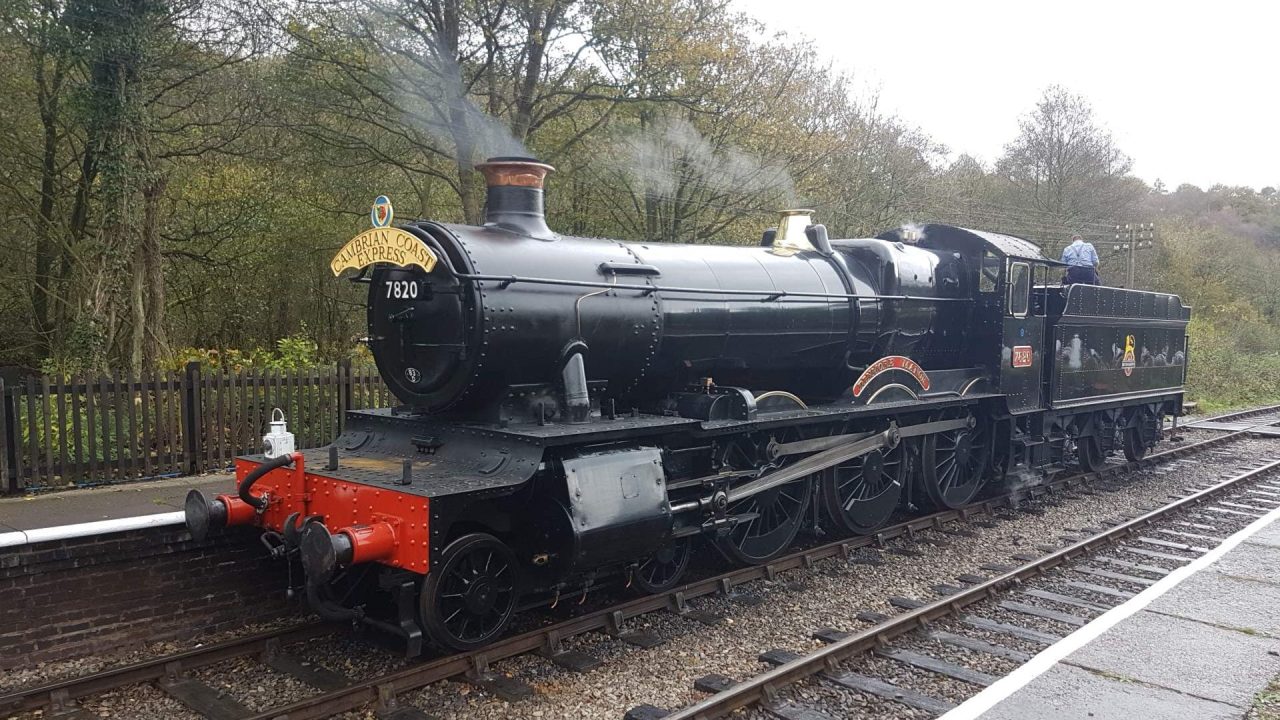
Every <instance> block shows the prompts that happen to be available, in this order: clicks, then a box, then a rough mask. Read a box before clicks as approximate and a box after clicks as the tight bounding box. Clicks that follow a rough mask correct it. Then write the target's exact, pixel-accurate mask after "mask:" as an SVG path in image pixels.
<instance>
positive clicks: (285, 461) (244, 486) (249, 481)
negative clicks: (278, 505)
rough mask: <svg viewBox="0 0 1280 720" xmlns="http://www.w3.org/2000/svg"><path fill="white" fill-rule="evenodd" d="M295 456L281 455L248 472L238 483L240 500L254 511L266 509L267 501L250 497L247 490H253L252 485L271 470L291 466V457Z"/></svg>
mask: <svg viewBox="0 0 1280 720" xmlns="http://www.w3.org/2000/svg"><path fill="white" fill-rule="evenodd" d="M296 454H297V453H291V454H289V455H281V456H279V457H274V458H271V459H270V460H268V461H266V462H264V463H262V464H261V465H259V466H258V467H256V468H254V469H252V470H250V471H249V474H248V475H245V476H244V479H243V480H241V481H240V486H239V488H238V490H239V495H240V499H241V500H243V501H245V502H246V503H249V505H251V506H253V509H254V510H265V509H266V507H267V501H266V500H263V499H262V498H260V497H256V496H254V495H250V494H249V490H251V489H252V488H253V484H254V483H256V482H258V481H259V480H261V479H262V476H263V475H266V474H267V473H269V472H271V471H272V470H275V469H276V468H282V467H288V466H290V465H292V464H293V456H294V455H296Z"/></svg>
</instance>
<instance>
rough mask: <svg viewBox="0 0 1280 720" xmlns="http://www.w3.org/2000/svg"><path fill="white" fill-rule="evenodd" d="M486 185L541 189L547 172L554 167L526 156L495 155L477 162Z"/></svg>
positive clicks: (551, 170)
mask: <svg viewBox="0 0 1280 720" xmlns="http://www.w3.org/2000/svg"><path fill="white" fill-rule="evenodd" d="M476 170H479V171H480V173H481V174H482V175H484V184H485V185H486V186H488V187H527V188H534V189H537V190H541V189H542V184H543V182H544V181H545V180H546V178H547V173H549V172H553V171H555V168H553V167H551V166H550V165H547V164H546V163H540V162H538V161H537V160H534V159H533V158H526V157H495V158H489V159H488V160H486V161H484V162H482V163H477V164H476Z"/></svg>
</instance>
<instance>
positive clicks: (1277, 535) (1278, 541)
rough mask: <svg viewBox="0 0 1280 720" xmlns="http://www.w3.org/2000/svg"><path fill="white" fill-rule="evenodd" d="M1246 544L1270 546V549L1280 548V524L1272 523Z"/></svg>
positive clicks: (1255, 534)
mask: <svg viewBox="0 0 1280 720" xmlns="http://www.w3.org/2000/svg"><path fill="white" fill-rule="evenodd" d="M1245 542H1246V543H1247V544H1249V545H1269V546H1270V547H1275V548H1280V523H1271V524H1270V525H1268V526H1266V527H1264V528H1262V529H1261V530H1259V531H1258V532H1256V533H1254V534H1253V536H1252V537H1250V538H1249V539H1248V540H1246V541H1245Z"/></svg>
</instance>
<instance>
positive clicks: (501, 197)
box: [476, 157, 556, 240]
mask: <svg viewBox="0 0 1280 720" xmlns="http://www.w3.org/2000/svg"><path fill="white" fill-rule="evenodd" d="M476 170H479V171H480V173H481V174H482V175H484V182H485V185H486V186H487V187H488V193H487V195H486V197H485V206H484V224H485V225H492V226H494V227H500V228H502V229H504V230H510V231H511V232H516V233H520V234H522V235H528V236H529V237H532V238H537V239H539V240H554V239H555V237H556V235H555V233H553V232H551V228H549V227H547V218H546V215H545V214H544V213H543V196H542V183H543V181H544V180H545V179H546V177H547V173H549V172H551V171H553V170H555V168H553V167H551V166H550V165H547V164H545V163H540V162H538V161H537V160H534V159H533V158H526V157H495V158H489V159H488V160H487V161H485V162H482V163H480V164H478V165H476Z"/></svg>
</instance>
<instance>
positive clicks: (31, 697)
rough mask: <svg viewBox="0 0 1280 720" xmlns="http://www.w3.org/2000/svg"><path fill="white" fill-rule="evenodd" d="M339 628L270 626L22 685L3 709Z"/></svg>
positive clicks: (145, 678)
mask: <svg viewBox="0 0 1280 720" xmlns="http://www.w3.org/2000/svg"><path fill="white" fill-rule="evenodd" d="M336 629H338V628H337V627H336V626H334V625H330V624H327V623H321V622H308V623H304V624H301V625H294V626H291V627H287V628H282V629H279V630H268V631H265V632H261V633H256V634H253V635H249V636H246V637H242V638H236V639H233V640H227V641H225V642H220V643H216V644H213V645H208V646H205V647H200V648H194V649H192V650H184V651H182V652H179V653H173V654H170V655H163V656H161V657H158V658H154V659H151V660H143V661H142V662H137V663H133V664H130V665H122V666H121V667H117V668H110V669H107V670H103V671H101V672H96V673H92V674H90V675H82V676H80V677H73V678H66V679H63V680H54V681H52V682H48V683H45V684H43V685H37V686H33V687H29V688H19V689H17V690H11V691H9V692H7V693H4V694H0V712H5V713H11V712H21V711H24V710H38V709H40V708H43V707H47V706H49V705H51V704H54V703H59V702H66V701H67V700H75V699H76V698H81V697H85V696H87V695H93V694H96V693H101V692H106V691H108V690H114V689H116V688H119V687H124V686H126V685H136V684H138V683H144V682H150V681H152V680H159V679H161V678H163V677H165V676H166V675H169V674H171V673H174V672H179V671H182V670H190V669H193V668H198V667H204V666H206V665H212V664H214V663H219V662H222V661H224V660H231V659H233V658H239V657H245V656H247V655H254V654H257V653H263V652H266V650H267V648H268V646H269V644H270V643H272V642H279V643H281V644H284V643H292V642H298V641H300V640H309V639H311V638H313V637H318V636H320V635H325V634H328V633H332V632H334V631H335V630H336Z"/></svg>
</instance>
